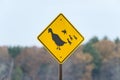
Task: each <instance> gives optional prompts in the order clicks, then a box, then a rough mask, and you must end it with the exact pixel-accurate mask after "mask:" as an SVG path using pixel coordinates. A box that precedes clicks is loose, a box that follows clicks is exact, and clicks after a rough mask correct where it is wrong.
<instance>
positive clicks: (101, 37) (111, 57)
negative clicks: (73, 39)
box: [0, 0, 120, 80]
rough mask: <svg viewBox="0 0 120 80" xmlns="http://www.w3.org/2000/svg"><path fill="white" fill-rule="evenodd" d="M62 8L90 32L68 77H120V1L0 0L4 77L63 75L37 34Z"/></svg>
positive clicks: (27, 79) (31, 79)
mask: <svg viewBox="0 0 120 80" xmlns="http://www.w3.org/2000/svg"><path fill="white" fill-rule="evenodd" d="M59 13H63V14H64V15H65V16H66V18H67V19H68V20H69V21H70V22H71V23H72V24H73V25H74V26H75V28H76V29H77V30H78V31H79V32H80V33H81V34H82V35H83V36H84V37H85V41H84V42H83V43H82V45H81V46H80V47H78V49H77V50H76V51H75V52H74V53H73V55H72V56H71V57H70V58H68V60H66V62H65V63H64V64H63V80H120V76H119V74H120V35H119V34H120V31H119V27H120V0H60V1H58V0H34V1H33V0H18V1H16V0H0V80H56V79H58V63H57V62H56V60H55V59H54V58H53V57H52V56H51V55H50V54H49V53H48V52H47V51H46V49H44V48H43V46H42V44H40V42H39V41H38V40H37V36H38V35H39V34H40V33H41V32H42V31H43V30H44V29H45V28H46V27H47V26H48V25H49V24H50V23H51V22H52V21H53V20H54V18H55V17H56V16H57V15H58V14H59ZM71 75H72V76H71Z"/></svg>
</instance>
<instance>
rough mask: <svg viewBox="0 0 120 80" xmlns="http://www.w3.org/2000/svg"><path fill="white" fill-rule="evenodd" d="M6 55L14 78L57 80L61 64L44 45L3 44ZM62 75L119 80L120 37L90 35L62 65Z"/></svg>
mask: <svg viewBox="0 0 120 80" xmlns="http://www.w3.org/2000/svg"><path fill="white" fill-rule="evenodd" d="M4 53H5V54H4ZM1 56H2V57H1ZM5 58H10V59H13V60H14V68H13V72H12V77H11V78H12V80H48V79H49V80H56V79H58V63H57V62H56V60H54V59H53V57H52V56H51V55H50V54H48V52H47V51H46V50H45V49H44V48H38V47H36V46H33V47H21V46H13V47H12V46H8V47H0V60H1V61H4V60H2V59H5ZM63 74H64V76H63V79H64V80H120V76H119V74H120V39H119V38H116V39H115V40H114V41H111V40H109V39H108V38H107V37H106V36H105V37H104V38H103V39H102V40H99V39H98V37H96V36H95V37H93V38H91V39H90V40H89V41H88V42H87V43H85V44H83V45H81V46H80V47H79V48H78V49H77V50H76V51H75V52H74V53H73V55H72V56H71V57H70V58H69V59H68V60H67V61H66V62H65V63H64V64H63ZM71 75H72V76H71Z"/></svg>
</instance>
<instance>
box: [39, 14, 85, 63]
mask: <svg viewBox="0 0 120 80" xmlns="http://www.w3.org/2000/svg"><path fill="white" fill-rule="evenodd" d="M38 40H39V41H40V42H41V43H42V44H43V45H44V46H45V48H46V49H47V50H48V51H49V52H50V53H51V54H52V55H53V56H54V57H55V58H56V59H57V61H58V62H59V63H60V64H62V63H63V62H64V61H65V59H66V58H68V57H69V56H70V54H71V53H72V52H73V51H74V50H75V49H76V48H77V47H78V46H79V44H80V43H82V41H83V40H84V37H83V36H82V35H81V34H80V33H79V32H78V31H77V30H76V29H75V27H74V26H73V25H72V24H71V23H70V22H69V21H68V20H67V19H66V18H65V16H64V15H63V14H59V15H58V16H57V17H56V18H55V20H54V21H52V23H51V24H50V25H48V27H47V28H46V29H45V30H44V31H43V32H42V33H41V34H40V35H39V36H38Z"/></svg>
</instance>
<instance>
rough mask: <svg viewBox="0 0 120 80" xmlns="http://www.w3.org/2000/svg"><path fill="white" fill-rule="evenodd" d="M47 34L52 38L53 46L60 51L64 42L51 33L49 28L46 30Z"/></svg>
mask: <svg viewBox="0 0 120 80" xmlns="http://www.w3.org/2000/svg"><path fill="white" fill-rule="evenodd" d="M48 33H51V36H52V40H53V41H54V42H55V44H56V45H57V49H59V50H61V49H60V46H63V45H64V44H65V43H67V42H65V41H63V40H62V39H61V38H60V37H59V35H58V34H55V33H53V31H52V29H51V28H49V29H48Z"/></svg>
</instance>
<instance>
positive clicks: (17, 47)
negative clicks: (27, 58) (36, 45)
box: [8, 46, 22, 58]
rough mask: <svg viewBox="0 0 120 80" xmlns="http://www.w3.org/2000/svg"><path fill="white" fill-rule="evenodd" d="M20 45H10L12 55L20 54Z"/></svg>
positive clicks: (9, 49)
mask: <svg viewBox="0 0 120 80" xmlns="http://www.w3.org/2000/svg"><path fill="white" fill-rule="evenodd" d="M21 49H22V48H21V47H20V46H15V47H11V46H10V47H8V53H9V54H10V56H11V57H13V58H15V57H16V56H17V55H18V54H20V51H21Z"/></svg>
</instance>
